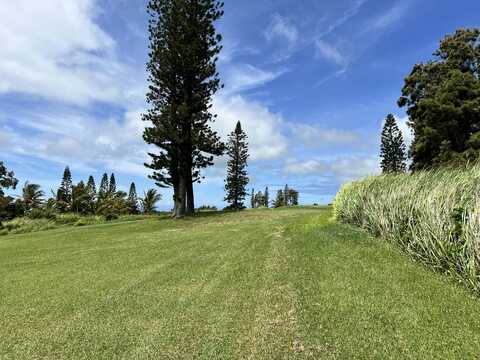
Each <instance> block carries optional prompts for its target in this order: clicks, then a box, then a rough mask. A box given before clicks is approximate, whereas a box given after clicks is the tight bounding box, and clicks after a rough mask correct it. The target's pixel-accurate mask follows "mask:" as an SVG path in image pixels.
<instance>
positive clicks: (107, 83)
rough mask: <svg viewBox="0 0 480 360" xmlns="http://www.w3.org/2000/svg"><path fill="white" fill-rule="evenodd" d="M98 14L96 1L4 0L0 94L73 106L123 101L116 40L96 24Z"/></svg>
mask: <svg viewBox="0 0 480 360" xmlns="http://www.w3.org/2000/svg"><path fill="white" fill-rule="evenodd" d="M97 10H98V9H97V6H96V1H95V0H62V1H58V0H43V1H31V0H16V1H3V2H2V6H1V7H0V43H1V44H2V56H1V57H0V94H1V93H7V92H17V93H25V94H30V95H35V96H40V97H43V98H47V99H50V100H60V101H65V102H70V103H75V104H87V103H89V102H92V101H105V102H116V101H120V100H124V99H125V97H127V95H126V94H124V93H123V91H122V87H121V81H126V80H128V78H129V77H128V76H127V75H126V72H127V70H126V69H125V68H124V67H123V66H122V65H121V64H120V63H119V62H117V61H116V60H115V57H114V53H115V41H114V40H113V39H112V38H111V37H110V36H109V35H108V34H107V33H106V32H105V31H103V30H102V29H101V28H100V27H99V26H98V25H97V24H96V23H95V17H96V15H97V14H96V12H97ZM123 87H124V88H128V86H125V84H123Z"/></svg>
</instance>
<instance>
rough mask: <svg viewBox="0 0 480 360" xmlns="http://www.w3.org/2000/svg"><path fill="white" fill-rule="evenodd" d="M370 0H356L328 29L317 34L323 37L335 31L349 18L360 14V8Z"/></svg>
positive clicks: (318, 36)
mask: <svg viewBox="0 0 480 360" xmlns="http://www.w3.org/2000/svg"><path fill="white" fill-rule="evenodd" d="M368 1H369V0H355V1H354V3H353V5H352V6H351V7H349V8H348V9H347V10H346V11H345V12H344V13H343V14H342V15H341V16H340V17H339V18H337V19H336V20H335V21H333V22H332V23H331V24H330V25H329V26H328V27H327V29H326V30H324V31H322V32H320V33H319V34H318V35H317V38H322V37H324V36H326V35H329V34H331V33H333V32H334V31H335V30H337V29H338V28H339V27H340V26H342V25H343V24H345V23H346V22H347V21H348V20H350V19H351V18H353V17H354V16H355V15H357V14H358V12H359V11H360V9H361V8H362V6H363V5H365V3H367V2H368Z"/></svg>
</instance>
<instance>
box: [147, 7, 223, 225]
mask: <svg viewBox="0 0 480 360" xmlns="http://www.w3.org/2000/svg"><path fill="white" fill-rule="evenodd" d="M222 8H223V3H221V2H219V1H217V0H150V1H149V2H148V6H147V11H148V14H149V17H150V18H149V26H148V30H149V33H150V37H149V39H150V53H149V61H148V63H147V70H148V72H149V79H148V80H149V83H150V86H149V90H148V93H147V103H148V104H149V105H150V108H149V109H148V111H147V112H146V113H145V114H144V115H143V120H144V121H147V122H148V123H149V124H150V125H151V126H148V127H147V128H146V129H145V132H144V136H143V137H144V140H145V141H146V142H147V143H148V144H152V145H155V146H156V147H157V148H158V152H157V153H150V154H149V155H150V157H151V158H152V161H151V163H149V164H145V165H146V166H147V167H148V168H150V169H152V170H153V174H152V175H151V176H150V178H152V179H153V180H155V182H156V184H157V185H158V186H160V187H173V192H174V204H175V205H174V214H173V215H174V217H177V218H180V217H183V216H184V215H185V214H186V213H193V212H194V208H195V203H194V193H193V183H194V182H199V181H200V180H201V174H200V171H201V169H203V168H206V167H207V166H210V165H212V164H213V156H214V155H221V154H222V153H223V151H224V146H223V144H222V143H221V142H220V139H219V137H218V135H217V133H216V132H215V131H213V130H212V128H211V123H212V122H213V120H214V118H215V116H214V115H212V114H211V112H210V108H211V101H212V96H213V94H215V92H216V91H217V90H218V89H219V87H220V80H219V77H218V73H217V69H216V62H217V58H218V57H217V56H218V54H219V52H220V50H221V45H220V42H221V36H220V35H219V34H217V32H216V29H215V27H214V23H215V22H216V21H217V20H218V19H219V18H220V17H221V16H222V15H223V10H222Z"/></svg>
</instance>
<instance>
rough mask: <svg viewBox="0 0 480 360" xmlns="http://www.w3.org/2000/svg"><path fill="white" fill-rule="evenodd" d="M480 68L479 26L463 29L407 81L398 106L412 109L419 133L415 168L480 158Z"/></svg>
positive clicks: (413, 149) (414, 148) (413, 123)
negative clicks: (478, 141)
mask: <svg viewBox="0 0 480 360" xmlns="http://www.w3.org/2000/svg"><path fill="white" fill-rule="evenodd" d="M479 66H480V29H460V30H457V31H456V33H455V34H453V35H448V36H447V37H445V38H444V39H443V40H442V41H441V42H440V48H439V50H438V51H436V52H435V53H434V59H433V60H431V61H428V62H426V63H421V64H417V65H415V66H414V67H413V70H412V72H411V73H410V75H409V76H408V77H407V78H406V79H405V84H404V87H403V89H402V96H401V97H400V99H399V101H398V104H399V106H401V107H406V108H407V113H408V116H409V125H410V127H411V128H412V129H413V132H414V141H413V143H412V146H411V148H410V151H409V154H410V157H411V158H412V164H411V168H412V170H414V171H415V170H420V169H425V168H431V167H435V166H439V165H443V164H446V163H454V164H455V163H463V162H466V161H470V160H473V159H476V158H478V154H479V151H480V146H479V147H478V148H477V147H476V145H480V144H477V142H476V141H475V137H478V136H479V135H478V133H479V131H480V79H479V73H480V72H479V70H480V69H479Z"/></svg>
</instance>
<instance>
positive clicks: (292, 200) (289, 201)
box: [250, 185, 299, 209]
mask: <svg viewBox="0 0 480 360" xmlns="http://www.w3.org/2000/svg"><path fill="white" fill-rule="evenodd" d="M298 197H299V195H298V191H297V190H295V189H290V188H289V187H288V185H285V189H284V190H278V191H277V196H276V198H275V199H273V200H272V201H270V191H269V189H268V186H267V187H266V188H265V191H264V192H261V191H259V192H257V193H255V189H252V191H251V194H250V206H251V208H252V209H255V208H259V207H270V206H273V207H274V208H279V207H282V206H296V205H298Z"/></svg>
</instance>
